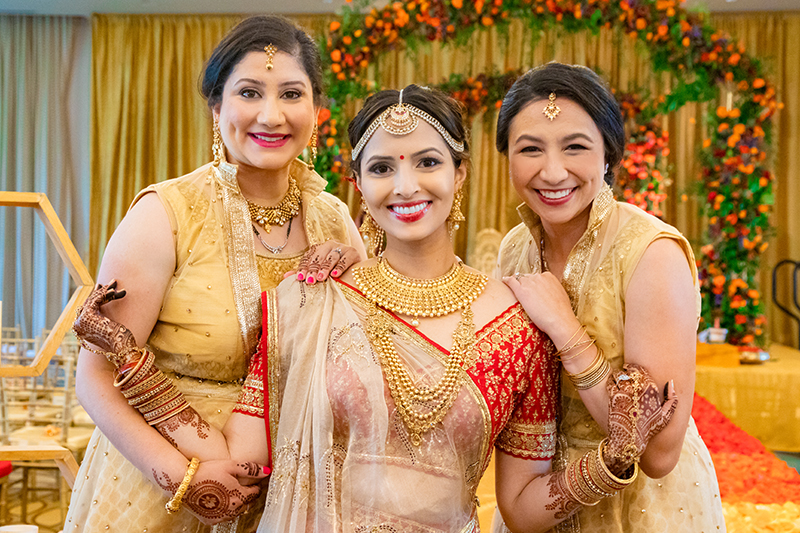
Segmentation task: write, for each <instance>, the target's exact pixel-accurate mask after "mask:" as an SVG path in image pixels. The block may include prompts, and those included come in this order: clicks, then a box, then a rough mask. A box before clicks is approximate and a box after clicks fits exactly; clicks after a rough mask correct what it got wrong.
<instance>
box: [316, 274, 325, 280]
mask: <svg viewBox="0 0 800 533" xmlns="http://www.w3.org/2000/svg"><path fill="white" fill-rule="evenodd" d="M324 279H325V272H320V273H319V274H317V281H323V280H324Z"/></svg>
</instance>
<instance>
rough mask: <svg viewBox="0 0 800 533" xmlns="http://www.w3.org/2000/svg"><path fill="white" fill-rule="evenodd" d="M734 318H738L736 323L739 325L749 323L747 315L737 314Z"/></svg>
mask: <svg viewBox="0 0 800 533" xmlns="http://www.w3.org/2000/svg"><path fill="white" fill-rule="evenodd" d="M734 319H735V320H736V323H737V324H739V325H741V324H747V317H746V316H744V315H740V314H737V315H736V317H734Z"/></svg>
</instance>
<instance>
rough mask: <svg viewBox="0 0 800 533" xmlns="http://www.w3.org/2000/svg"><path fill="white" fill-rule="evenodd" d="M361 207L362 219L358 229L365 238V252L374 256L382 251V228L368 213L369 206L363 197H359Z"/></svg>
mask: <svg viewBox="0 0 800 533" xmlns="http://www.w3.org/2000/svg"><path fill="white" fill-rule="evenodd" d="M361 209H362V210H363V211H364V220H363V222H361V227H360V228H359V231H360V232H361V235H363V236H364V237H365V238H366V239H367V254H368V255H369V256H370V257H375V256H376V255H380V253H381V251H383V250H382V249H383V228H382V227H380V226H379V225H378V223H377V222H375V219H374V218H372V215H370V214H369V208H368V207H367V202H365V201H364V198H361Z"/></svg>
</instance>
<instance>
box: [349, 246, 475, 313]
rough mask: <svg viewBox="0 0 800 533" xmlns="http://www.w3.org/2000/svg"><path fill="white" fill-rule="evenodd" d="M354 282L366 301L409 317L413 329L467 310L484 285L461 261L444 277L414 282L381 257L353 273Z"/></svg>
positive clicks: (414, 280)
mask: <svg viewBox="0 0 800 533" xmlns="http://www.w3.org/2000/svg"><path fill="white" fill-rule="evenodd" d="M353 279H354V280H355V283H356V286H357V287H358V288H359V290H360V291H361V292H362V293H364V296H366V298H367V299H368V300H369V301H371V302H373V303H375V304H377V305H379V306H381V307H384V308H386V309H389V310H391V311H394V312H395V313H398V314H401V315H410V316H411V317H413V318H412V319H411V325H412V326H414V327H416V326H418V325H419V320H418V318H419V317H434V316H444V315H449V314H450V313H452V312H454V311H456V310H458V309H464V308H466V307H469V304H471V303H472V302H473V301H474V300H475V298H477V297H478V296H480V294H481V292H483V289H484V288H485V287H486V281H487V277H486V276H484V275H483V274H477V273H476V274H473V273H471V272H467V270H466V269H465V268H464V263H462V262H461V260H460V259H459V260H457V261H456V262H455V264H454V265H453V266H452V268H450V270H449V271H448V272H447V273H446V274H445V275H443V276H440V277H438V278H433V279H416V278H409V277H408V276H404V275H403V274H401V273H399V272H397V271H396V270H395V269H393V268H392V267H391V266H390V265H389V262H388V261H386V260H385V259H383V257H379V258H378V262H377V264H375V265H373V266H368V267H360V268H356V269H353Z"/></svg>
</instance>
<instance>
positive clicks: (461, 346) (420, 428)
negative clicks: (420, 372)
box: [353, 257, 487, 446]
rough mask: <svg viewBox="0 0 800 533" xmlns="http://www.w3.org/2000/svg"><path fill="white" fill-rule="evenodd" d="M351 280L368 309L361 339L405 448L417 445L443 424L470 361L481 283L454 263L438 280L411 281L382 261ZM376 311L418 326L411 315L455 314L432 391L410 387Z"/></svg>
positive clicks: (387, 324)
mask: <svg viewBox="0 0 800 533" xmlns="http://www.w3.org/2000/svg"><path fill="white" fill-rule="evenodd" d="M353 278H354V280H355V283H356V286H357V287H358V288H359V290H361V292H362V293H364V294H365V297H366V299H367V300H368V301H370V302H371V303H372V304H374V305H373V307H372V308H371V309H370V310H369V311H368V313H367V335H368V336H369V338H370V341H371V343H372V345H373V346H374V347H375V349H376V351H377V352H378V356H379V358H380V362H381V367H382V368H383V370H384V374H385V375H386V382H387V384H388V385H389V392H390V394H391V395H392V399H393V400H394V403H395V407H396V408H397V412H398V414H399V415H400V418H401V419H402V420H403V423H404V424H405V426H406V429H407V430H408V435H409V439H410V441H411V444H413V445H414V446H419V445H420V444H421V443H422V435H423V434H424V433H426V432H427V431H429V430H430V429H431V428H433V427H434V426H436V425H437V424H438V423H439V422H441V421H442V420H443V419H444V417H445V415H446V414H447V412H448V411H449V410H450V407H451V406H452V405H453V402H454V401H455V399H456V397H457V396H458V393H459V391H460V390H461V385H462V383H463V380H464V374H463V371H462V369H463V368H464V363H465V362H466V361H468V360H470V359H471V357H470V356H471V354H472V349H473V346H474V344H475V323H474V321H473V317H474V314H473V312H472V308H471V307H470V304H471V303H472V302H473V301H474V300H475V299H476V298H477V297H478V296H479V295H480V294H481V292H483V289H484V287H485V286H486V282H487V278H486V276H484V275H482V274H472V273H470V272H467V271H466V269H465V268H464V264H463V263H462V262H461V261H460V260H459V261H458V262H456V264H455V265H453V268H451V269H450V271H449V272H447V274H445V275H444V276H441V277H439V278H434V279H431V280H426V279H413V278H409V277H406V276H403V275H402V274H400V273H399V272H397V271H395V270H394V269H392V267H391V266H389V264H388V263H387V262H386V261H385V260H384V259H383V258H382V257H381V258H378V263H377V265H374V266H370V267H361V268H357V269H354V270H353ZM377 306H381V307H385V308H387V309H391V310H392V311H394V312H396V313H402V314H406V315H413V316H414V317H415V318H414V320H412V325H418V321H417V320H416V317H417V316H423V317H433V316H442V315H446V314H449V313H452V312H453V311H456V310H457V309H461V320H460V321H459V323H458V326H456V329H455V331H454V332H453V347H452V348H451V350H450V355H449V356H448V357H447V361H446V362H445V370H444V374H443V375H442V377H441V379H439V382H438V383H436V384H435V385H434V386H433V387H426V386H421V387H418V386H416V385H415V384H414V380H413V378H412V377H411V375H410V374H409V372H408V370H407V369H406V368H405V366H404V365H403V361H402V360H401V358H400V355H399V354H398V353H397V349H396V348H395V346H394V342H392V338H391V336H390V335H391V333H392V331H393V327H392V322H391V320H390V319H389V318H388V317H387V316H386V314H385V313H384V312H382V311H380V310H379V309H378V307H377ZM415 322H416V324H415ZM420 407H421V408H422V409H420Z"/></svg>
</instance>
